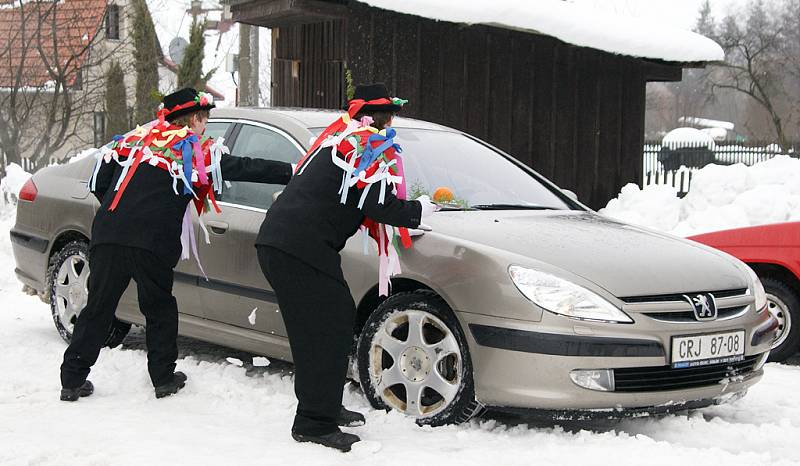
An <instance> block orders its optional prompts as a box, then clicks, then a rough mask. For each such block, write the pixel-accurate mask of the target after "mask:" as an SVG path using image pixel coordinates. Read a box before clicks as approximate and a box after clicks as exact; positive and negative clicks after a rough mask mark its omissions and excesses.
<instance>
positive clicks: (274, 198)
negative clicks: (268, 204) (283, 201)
mask: <svg viewBox="0 0 800 466" xmlns="http://www.w3.org/2000/svg"><path fill="white" fill-rule="evenodd" d="M281 193H283V191H276V192H274V193H272V202H275V201H277V200H278V196H280V195H281Z"/></svg>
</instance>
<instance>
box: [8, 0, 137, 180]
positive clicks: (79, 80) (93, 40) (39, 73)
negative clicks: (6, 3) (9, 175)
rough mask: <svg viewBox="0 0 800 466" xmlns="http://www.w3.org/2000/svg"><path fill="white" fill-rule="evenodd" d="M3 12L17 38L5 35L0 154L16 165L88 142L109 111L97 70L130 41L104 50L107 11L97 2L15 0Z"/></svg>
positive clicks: (77, 0) (10, 34) (118, 43)
mask: <svg viewBox="0 0 800 466" xmlns="http://www.w3.org/2000/svg"><path fill="white" fill-rule="evenodd" d="M2 13H3V16H0V21H1V22H3V23H5V27H4V29H8V30H9V33H8V35H7V36H6V37H3V38H0V149H2V151H3V152H4V153H5V155H6V160H7V161H8V162H16V163H20V162H21V158H22V157H23V156H27V157H30V159H31V160H32V161H33V162H34V163H40V162H41V161H46V160H47V159H48V158H49V157H50V156H51V155H52V154H53V153H55V152H56V151H58V150H59V149H61V148H62V147H63V146H64V144H65V143H66V142H67V141H68V140H70V139H71V138H84V137H85V134H86V131H80V129H81V128H82V126H83V125H87V124H91V119H90V117H91V115H92V113H93V112H94V111H97V110H102V108H103V96H104V92H103V89H104V86H105V85H104V82H103V79H90V77H91V76H93V75H100V76H102V74H103V70H102V69H97V70H95V69H96V68H98V67H101V66H103V64H104V63H106V61H107V58H108V57H109V56H112V55H114V54H116V53H117V52H118V51H119V50H120V49H121V48H122V47H124V45H125V42H124V41H118V42H116V43H115V44H113V45H111V46H107V45H106V44H104V46H103V47H100V46H99V44H100V42H101V41H102V39H103V38H104V34H102V33H101V32H102V26H103V20H102V19H103V15H104V12H103V11H99V12H98V11H96V2H89V1H86V0H63V1H58V0H40V1H36V2H27V1H22V0H15V1H14V4H13V8H10V9H5V10H3V12H2ZM93 71H99V73H93ZM83 142H86V143H89V142H90V141H88V140H87V141H83ZM2 171H3V172H4V171H5V167H4V166H3V167H2Z"/></svg>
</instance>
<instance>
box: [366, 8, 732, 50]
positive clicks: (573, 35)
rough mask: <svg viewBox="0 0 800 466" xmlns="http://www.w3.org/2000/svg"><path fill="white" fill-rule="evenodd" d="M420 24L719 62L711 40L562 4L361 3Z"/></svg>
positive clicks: (716, 45) (691, 33) (681, 31)
mask: <svg viewBox="0 0 800 466" xmlns="http://www.w3.org/2000/svg"><path fill="white" fill-rule="evenodd" d="M361 1H362V2H363V3H366V4H368V5H371V6H374V7H377V8H383V9H386V10H391V11H396V12H399V13H406V14H410V15H415V16H422V17H424V18H431V19H436V20H441V21H450V22H454V23H467V24H485V25H488V26H497V27H502V28H506V29H517V30H523V31H528V32H534V33H539V34H546V35H548V36H552V37H555V38H558V39H561V40H563V41H564V42H567V43H569V44H574V45H578V46H582V47H591V48H594V49H598V50H604V51H606V52H610V53H615V54H620V55H629V56H633V57H643V58H654V59H658V60H666V61H674V62H702V61H721V60H724V59H725V53H724V52H723V51H722V48H721V47H720V46H719V45H718V44H717V43H716V42H714V41H713V40H711V39H709V38H707V37H704V36H701V35H699V34H696V33H694V32H690V31H685V30H682V29H677V28H672V27H669V26H665V25H663V23H662V22H660V21H653V20H647V19H643V18H632V17H626V16H618V15H614V14H611V13H607V12H604V11H598V10H595V9H591V8H587V7H585V6H581V5H576V4H573V3H567V2H564V1H562V0H536V1H519V0H494V1H493V2H491V5H487V3H486V2H482V1H477V0H403V1H398V0H361Z"/></svg>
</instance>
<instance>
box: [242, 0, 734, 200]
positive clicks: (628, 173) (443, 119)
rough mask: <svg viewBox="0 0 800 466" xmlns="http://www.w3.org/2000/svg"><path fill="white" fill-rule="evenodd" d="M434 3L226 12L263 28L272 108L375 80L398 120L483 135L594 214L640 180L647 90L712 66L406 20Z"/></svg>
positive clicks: (534, 35)
mask: <svg viewBox="0 0 800 466" xmlns="http://www.w3.org/2000/svg"><path fill="white" fill-rule="evenodd" d="M437 1H439V0H429V1H428V3H424V2H422V0H415V1H412V0H396V1H394V2H391V1H389V0H363V1H355V0H327V1H325V0H233V1H232V6H231V10H232V13H233V17H234V20H236V21H238V22H242V23H248V24H254V25H259V26H264V27H269V28H272V90H271V92H272V104H273V105H274V106H288V107H312V108H340V107H341V106H342V104H343V103H344V102H345V101H346V84H345V83H346V79H345V75H346V73H349V74H350V75H351V76H352V82H354V83H362V82H375V81H382V82H385V83H386V84H387V86H388V87H389V89H390V91H393V92H394V94H395V95H397V96H400V97H403V98H405V99H408V100H409V101H410V103H409V105H407V106H406V109H404V111H403V116H408V117H412V118H420V119H424V120H428V121H433V122H436V123H440V124H443V125H447V126H450V127H453V128H457V129H460V130H463V131H465V132H468V133H470V134H473V135H475V136H477V137H479V138H481V139H484V140H486V141H488V142H490V143H492V144H494V145H495V146H497V147H499V148H501V149H503V150H505V151H507V152H508V153H510V154H511V155H513V156H514V157H516V158H517V159H519V160H521V161H522V162H524V163H526V164H528V165H529V166H531V167H533V168H534V169H535V170H537V171H538V172H539V173H541V174H543V175H544V176H546V177H548V178H549V179H551V180H553V181H554V182H555V183H556V184H558V185H559V186H561V187H562V188H567V189H570V190H573V191H574V192H575V193H577V194H578V197H579V199H581V201H583V202H584V203H586V204H587V205H589V206H591V207H593V208H599V207H602V206H604V205H605V204H606V203H607V202H608V200H609V199H611V198H613V197H615V196H616V195H617V193H618V192H619V190H620V188H621V187H622V186H624V185H625V184H626V183H637V184H641V181H642V160H643V155H642V154H643V144H644V116H645V85H646V83H647V82H648V81H679V80H680V79H681V73H682V68H683V67H686V66H698V65H702V64H703V62H704V61H708V60H709V59H713V58H714V57H709V56H708V53H706V55H701V56H700V58H699V59H698V58H697V56H696V54H695V55H692V54H685V55H687V56H686V57H683V55H681V54H680V53H679V52H680V51H679V52H678V53H677V54H676V53H671V54H665V56H664V57H659V56H658V55H659V54H658V53H655V54H654V53H649V55H652V57H648V58H641V57H638V56H633V53H636V51H635V50H634V52H630V54H628V55H626V54H625V51H624V50H623V51H622V53H620V52H619V51H616V50H615V51H613V53H612V52H610V51H607V50H601V49H599V48H594V47H593V46H592V45H589V46H586V45H585V44H581V45H584V46H580V45H575V44H573V43H569V42H567V41H565V40H564V39H563V38H557V37H554V36H553V35H548V34H546V33H542V32H541V29H540V28H536V26H537V25H536V24H533V25H531V27H530V28H528V27H526V25H525V24H521V25H520V24H516V23H514V21H508V23H509V24H502V23H500V22H492V23H491V24H474V23H473V24H465V23H463V22H459V21H458V20H454V21H447V20H446V19H447V18H448V11H442V12H441V13H438V12H437V13H436V14H435V15H434V16H436V18H435V19H432V18H431V17H425V14H412V13H413V12H415V11H416V10H414V8H413V4H421V5H423V6H421V7H420V8H419V10H421V11H422V10H425V11H427V7H430V6H431V5H432V4H435V3H436V2H437ZM495 1H498V2H501V3H503V2H505V3H509V2H510V0H495ZM421 2H422V3H421ZM375 3H378V4H381V6H382V7H384V8H390V9H383V8H378V7H376V6H372V5H371V4H375ZM451 3H452V2H451ZM517 3H519V4H523V5H525V4H528V5H527V6H521V7H520V6H514V7H513V8H529V9H536V8H542V5H544V6H547V5H548V4H550V5H551V6H552V7H555V8H565V7H566V8H576V6H575V5H573V4H567V3H564V2H558V5H555V4H553V3H554V2H553V0H542V1H541V2H540V1H538V0H537V2H517ZM387 5H389V6H387ZM409 5H411V6H409ZM485 5H486V8H492V6H491V4H485ZM443 9H444V10H447V9H446V8H443ZM392 10H400V11H399V12H398V11H392ZM409 11H411V12H412V13H409ZM570 11H571V10H570ZM521 13H526V11H521ZM538 13H540V12H538ZM461 16H463V15H453V17H454V18H459V17H461ZM520 16H521V17H523V19H524V15H520ZM443 18H444V19H445V20H443ZM512 19H513V18H512ZM487 21H489V20H487ZM535 28H536V30H534V29H535ZM600 32H602V31H600ZM578 34H580V31H578ZM608 34H611V35H612V36H613V35H614V34H619V32H616V31H608ZM654 34H656V36H657V37H663V36H664V32H663V31H661V32H660V33H659V32H658V31H656V32H655V33H654ZM687 34H691V33H687ZM556 35H559V34H556ZM600 37H602V36H600ZM697 37H698V38H700V39H703V40H707V39H705V38H702V37H701V36H697ZM613 38H614V37H612V39H613ZM579 39H580V40H577V39H576V40H575V42H581V41H584V40H583V39H582V38H581V37H579ZM584 42H585V41H584ZM709 42H710V41H709ZM650 45H652V44H650ZM656 45H657V44H656ZM704 45H706V46H707V45H708V44H704ZM714 45H716V44H714ZM604 48H606V49H609V48H610V47H604ZM655 49H656V50H658V47H657V46H656V47H655ZM720 53H721V50H720ZM676 56H677V58H676Z"/></svg>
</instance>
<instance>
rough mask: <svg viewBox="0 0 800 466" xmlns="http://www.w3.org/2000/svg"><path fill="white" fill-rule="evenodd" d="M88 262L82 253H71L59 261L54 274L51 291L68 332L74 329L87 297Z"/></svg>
mask: <svg viewBox="0 0 800 466" xmlns="http://www.w3.org/2000/svg"><path fill="white" fill-rule="evenodd" d="M88 283H89V263H88V262H87V260H86V257H85V256H84V255H83V254H73V255H71V256H69V257H67V258H66V259H65V260H64V262H62V263H61V267H59V269H58V273H57V274H56V279H55V284H54V289H53V292H54V293H55V299H56V308H57V312H58V317H59V319H61V324H62V325H63V326H64V328H65V329H67V331H69V333H70V334H72V332H73V330H74V329H75V322H76V321H77V319H78V314H80V312H81V310H82V309H83V308H84V306H86V301H87V300H88V297H89V288H88Z"/></svg>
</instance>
